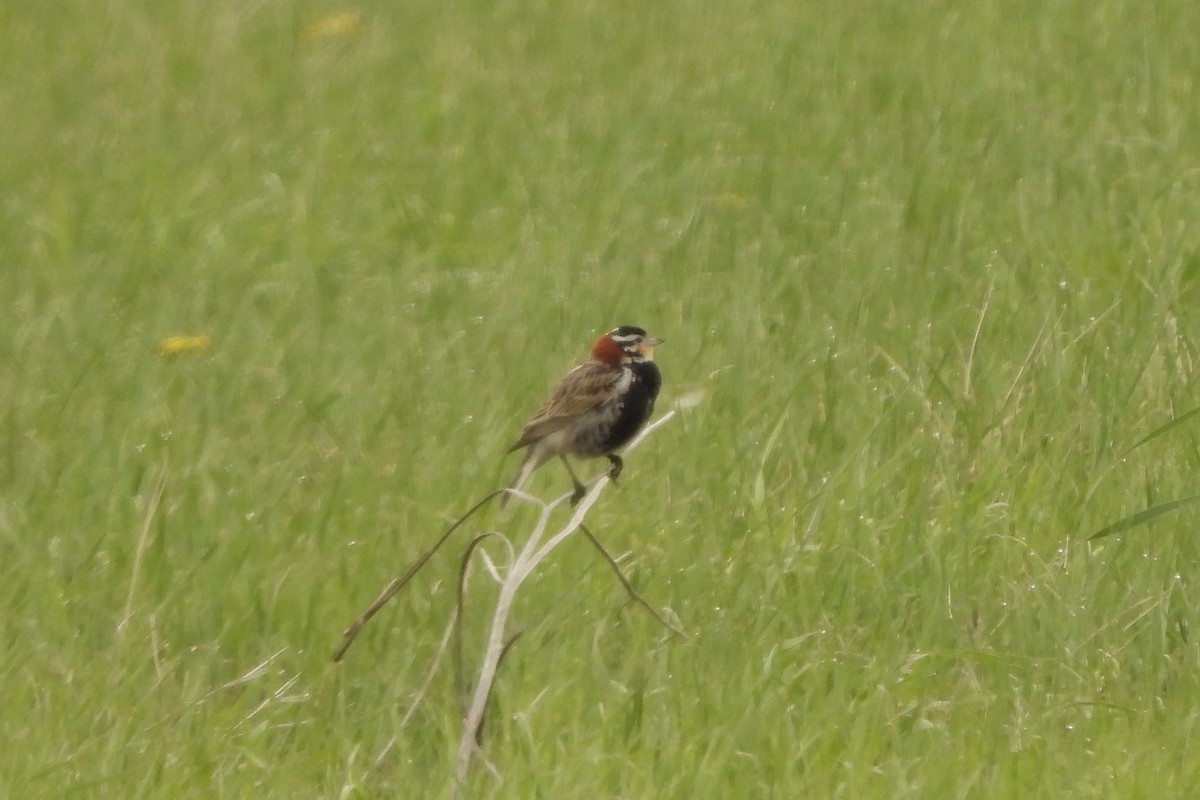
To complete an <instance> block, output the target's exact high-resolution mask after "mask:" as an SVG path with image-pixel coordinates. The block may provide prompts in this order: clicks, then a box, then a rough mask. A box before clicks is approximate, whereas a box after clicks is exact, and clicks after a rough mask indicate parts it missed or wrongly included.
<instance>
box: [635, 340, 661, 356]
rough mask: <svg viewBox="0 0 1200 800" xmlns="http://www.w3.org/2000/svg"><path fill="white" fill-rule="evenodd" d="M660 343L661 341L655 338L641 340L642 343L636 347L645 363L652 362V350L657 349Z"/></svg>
mask: <svg viewBox="0 0 1200 800" xmlns="http://www.w3.org/2000/svg"><path fill="white" fill-rule="evenodd" d="M662 343H663V340H662V339H660V338H658V337H657V336H647V337H646V338H645V339H643V340H642V343H641V344H639V345H638V352H639V353H641V354H642V358H644V359H646V360H647V361H653V360H654V348H655V347H658V346H659V345H660V344H662Z"/></svg>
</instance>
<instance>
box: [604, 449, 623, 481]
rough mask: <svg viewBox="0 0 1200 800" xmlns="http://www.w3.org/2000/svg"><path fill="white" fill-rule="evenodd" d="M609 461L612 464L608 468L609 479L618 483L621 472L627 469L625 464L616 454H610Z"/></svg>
mask: <svg viewBox="0 0 1200 800" xmlns="http://www.w3.org/2000/svg"><path fill="white" fill-rule="evenodd" d="M608 460H609V461H610V462H611V463H612V466H611V467H609V468H608V479H609V480H610V481H612V482H613V483H616V482H617V478H619V477H621V470H623V469H625V462H624V461H622V460H621V457H620V456H619V455H617V454H616V453H609V454H608Z"/></svg>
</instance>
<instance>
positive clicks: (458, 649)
mask: <svg viewBox="0 0 1200 800" xmlns="http://www.w3.org/2000/svg"><path fill="white" fill-rule="evenodd" d="M499 535H500V534H499V533H496V532H495V531H488V532H487V533H481V534H479V535H478V536H476V537H475V538H474V539H472V540H471V543H470V544H469V545H467V547H466V549H465V550H464V551H463V554H462V560H461V561H460V562H459V564H458V594H457V596H456V599H455V603H454V676H455V678H454V682H455V684H456V685H457V687H458V696H459V698H460V700H461V702H463V703H464V704H465V703H466V696H467V687H466V679H465V678H464V677H463V646H462V618H463V608H464V604H465V603H466V591H467V568H468V567H470V565H471V556H472V555H474V554H475V548H477V547H479V545H481V544H483V542H484V540H485V539H487V538H489V537H492V536H499Z"/></svg>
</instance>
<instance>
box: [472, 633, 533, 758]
mask: <svg viewBox="0 0 1200 800" xmlns="http://www.w3.org/2000/svg"><path fill="white" fill-rule="evenodd" d="M524 633H525V631H517V632H516V633H514V634H513V635H512V636H510V637H508V641H507V642H505V643H504V648H503V649H502V650H501V651H500V660H499V661H498V662H497V664H496V669H499V668H500V666H501V665H502V664H504V657H505V656H507V655H508V651H509V650H512V646H513V645H514V644H516V643H517V639H520V638H521V636H522V635H524ZM495 688H496V687H495V686H494V685H493V686H492V689H495ZM492 694H494V692H489V693H488V698H489V699H490V698H491V696H492ZM487 710H488V705H487V703H486V702H485V703H484V706H483V715H482V716H481V717H480V718H479V727H478V728H476V729H475V746H476V747H482V746H483V726H484V725H486V724H487Z"/></svg>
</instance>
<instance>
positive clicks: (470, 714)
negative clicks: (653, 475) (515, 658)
mask: <svg viewBox="0 0 1200 800" xmlns="http://www.w3.org/2000/svg"><path fill="white" fill-rule="evenodd" d="M674 415H675V412H674V411H669V412H667V413H666V414H664V415H663V416H662V417H660V418H659V419H657V420H655V421H654V422H653V423H652V424H650V425H648V426H646V428H644V429H643V430H642V432H641V433H640V434H639V435H638V436H637V437H636V438H635V439H634V440H633V441H632V442H631V443H630V444H629V446H628V447H626V448H625V452H627V453H628V452H630V451H631V450H633V449H634V448H636V447H637V446H638V445H639V444H640V443H641V442H642V441H643V440H644V439H645V438H646V437H647V436H649V435H650V434H651V433H653V432H654V431H655V430H656V429H658V427H659V426H661V425H663V424H664V423H665V422H666V421H667V420H669V419H670V418H671V417H673V416H674ZM610 480H611V479H610V478H609V476H608V474H607V473H605V474H604V475H601V476H600V477H599V479H597V480H596V481H595V482H594V483H593V484H592V485H591V486H590V488H589V489H588V491H587V493H586V494H585V495H584V496H583V498H582V499H580V500H579V503H578V505H576V506H575V507H574V509H573V510H572V513H571V516H570V519H568V520H567V522H566V523H565V524H564V525H563V526H562V527H561V528H560V529H559V530H558V531H557V532H556V533H555V534H554V535H553V536H551V537H550V538H549V539H548V540H546V541H545V543H543V541H542V539H543V537H545V536H546V532H547V530H546V529H547V527H548V526H549V523H550V516H551V514H553V512H554V511H555V509H557V508H558V506H560V505H562V504H563V503H564V502H567V501H569V500H571V499H573V493H568V494H564V495H562V496H560V497H558V498H557V499H555V500H552V501H551V502H549V503H542V504H541V513H540V514H539V515H538V519H537V522H536V523H535V524H534V527H533V530H532V531H531V532H530V534H529V538H528V539H526V541H525V544H524V546H522V547H521V550H520V552H519V553H518V554H517V556H516V558H515V559H514V560H513V562H512V564H511V565H510V566H509V568H508V571H507V573H506V574H505V576H504V581H503V582H502V583H501V584H500V594H499V596H498V597H497V598H496V607H495V610H494V611H493V613H492V624H491V627H490V629H489V630H488V634H487V642H486V645H485V647H484V651H483V659H482V661H481V663H480V667H479V679H478V681H476V683H475V690H474V692H473V693H472V696H471V704H470V706H469V707H468V709H467V713H466V716H465V717H464V719H463V732H462V737H461V738H460V739H459V746H458V759H457V763H456V766H455V770H454V791H453V793H454V795H455V796H459V795H461V793H462V791H463V789H464V787H465V786H466V778H467V772H468V770H469V769H470V765H471V758H472V756H473V755H475V753H476V752H477V751H478V750H479V742H478V738H477V737H478V735H479V731H480V730H481V726H482V724H483V718H484V715H485V713H486V711H487V706H488V700H489V698H490V697H491V694H492V687H493V685H494V684H495V680H496V672H497V670H498V669H499V666H500V660H501V659H502V658H503V656H504V653H505V652H506V650H507V648H508V647H509V645H510V644H511V641H510V640H508V639H506V637H505V635H504V630H505V627H506V625H507V622H508V615H509V612H510V611H511V610H512V606H513V602H514V601H515V599H516V594H517V590H518V589H520V587H521V584H522V583H524V582H525V580H526V579H527V578H528V577H529V576H530V574H531V573H532V572H533V570H534V569H536V568H537V566H538V564H540V563H541V562H542V560H544V559H545V558H546V557H547V556H548V555H550V553H551V552H552V551H553V550H554V548H555V547H557V546H558V545H560V544H562V542H564V541H565V540H566V539H567V537H569V536H570V535H571V534H572V533H574V532H575V531H576V530H579V529H580V527H581V526H582V525H583V520H584V517H586V516H587V513H588V511H589V510H591V507H592V506H593V505H595V503H596V501H597V500H598V499H599V497H600V492H601V491H603V489H604V487H605V486H606V485H607V484H608V482H609V481H610ZM516 496H520V495H516ZM606 555H607V554H606ZM610 561H611V559H610ZM622 577H623V576H622Z"/></svg>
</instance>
